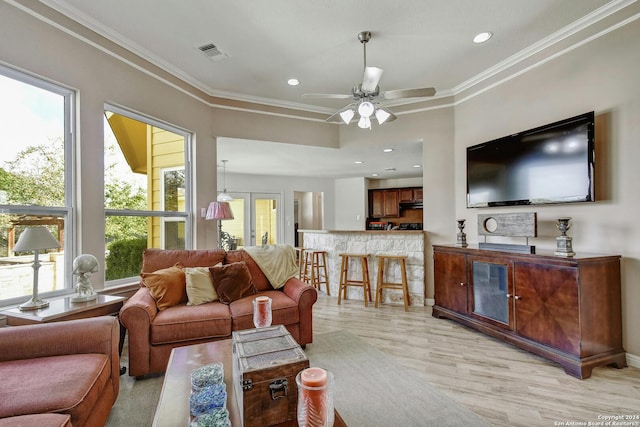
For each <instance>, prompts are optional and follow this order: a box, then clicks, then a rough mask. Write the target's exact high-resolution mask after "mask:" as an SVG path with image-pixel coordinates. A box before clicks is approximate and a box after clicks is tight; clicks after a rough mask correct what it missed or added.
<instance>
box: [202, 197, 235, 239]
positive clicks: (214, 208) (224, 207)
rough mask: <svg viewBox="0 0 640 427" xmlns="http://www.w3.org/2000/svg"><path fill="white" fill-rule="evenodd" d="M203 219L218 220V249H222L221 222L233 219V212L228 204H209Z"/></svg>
mask: <svg viewBox="0 0 640 427" xmlns="http://www.w3.org/2000/svg"><path fill="white" fill-rule="evenodd" d="M205 219H217V220H218V247H219V248H222V221H223V220H226V219H233V212H232V211H231V205H230V204H229V202H211V203H209V207H208V208H207V214H206V215H205Z"/></svg>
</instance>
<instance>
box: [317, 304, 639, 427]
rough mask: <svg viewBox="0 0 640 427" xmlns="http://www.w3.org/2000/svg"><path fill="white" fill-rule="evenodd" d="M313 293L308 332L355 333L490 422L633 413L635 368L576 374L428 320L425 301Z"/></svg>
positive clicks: (545, 422)
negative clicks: (366, 300) (410, 303)
mask: <svg viewBox="0 0 640 427" xmlns="http://www.w3.org/2000/svg"><path fill="white" fill-rule="evenodd" d="M319 294H320V296H319V299H318V302H317V303H316V304H315V305H314V308H313V316H314V320H313V322H314V323H313V327H314V334H319V333H324V332H331V331H335V330H347V331H349V332H351V333H353V334H355V335H358V336H359V337H362V338H363V339H365V340H366V341H367V342H368V343H369V344H371V345H373V346H375V347H377V348H378V349H380V350H382V351H383V352H385V353H387V354H389V355H390V356H392V357H393V358H394V359H395V360H396V361H397V362H398V363H400V364H402V365H404V366H407V367H410V368H412V369H414V370H415V371H416V375H421V376H423V377H424V378H425V380H426V381H429V382H430V383H432V384H434V385H435V386H437V387H438V388H439V389H440V390H441V391H442V392H444V393H445V394H447V395H448V396H449V397H451V398H453V399H455V400H456V401H458V402H460V403H462V404H464V405H466V406H467V407H468V408H470V409H471V410H473V411H474V412H476V413H477V414H478V415H480V416H482V417H484V418H485V419H486V420H488V421H489V422H491V423H492V424H493V425H495V426H509V427H513V426H560V425H585V426H586V425H598V424H588V423H589V422H591V423H597V422H599V421H602V422H603V424H601V425H606V424H605V423H606V421H605V420H604V419H603V418H602V417H605V416H616V415H619V416H625V415H630V416H635V417H640V369H637V368H631V367H628V368H624V369H616V368H612V367H603V368H596V369H594V370H593V374H592V376H591V378H589V379H586V380H579V379H576V378H574V377H572V376H569V375H567V374H565V372H564V370H563V369H562V367H560V366H559V365H557V364H555V363H552V362H550V361H547V360H546V359H543V358H540V357H538V356H535V355H533V354H531V353H528V352H526V351H523V350H520V349H518V348H516V347H514V346H512V345H510V344H507V343H504V342H502V341H499V340H496V339H494V338H491V337H487V336H485V335H483V334H482V333H479V332H476V331H474V330H471V329H469V328H466V327H464V326H462V325H459V324H457V323H455V322H453V321H450V320H445V319H436V318H434V317H432V316H431V309H430V308H429V307H424V308H422V307H411V308H410V311H409V312H405V311H404V310H403V307H402V306H396V305H393V306H392V305H388V304H383V305H381V306H380V308H378V309H376V308H374V307H373V304H370V305H369V307H368V308H365V307H364V304H363V302H362V300H355V299H354V300H346V301H344V300H343V301H342V304H341V305H338V303H337V298H336V297H327V296H325V295H324V294H322V293H319ZM309 345H313V344H309ZM618 421H625V420H624V418H623V419H619V420H618ZM626 421H628V422H630V424H618V425H631V426H640V419H637V418H636V419H632V420H626ZM560 423H564V424H560ZM567 423H571V424H567ZM583 423H584V424H583ZM425 425H428V424H425ZM610 425H611V424H610ZM613 425H615V424H613Z"/></svg>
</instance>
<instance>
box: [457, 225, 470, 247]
mask: <svg viewBox="0 0 640 427" xmlns="http://www.w3.org/2000/svg"><path fill="white" fill-rule="evenodd" d="M464 222H465V220H464V219H459V220H458V230H460V231H459V232H458V234H457V235H456V246H460V247H462V248H466V247H467V246H468V245H467V235H466V234H465V232H464V231H462V230H464Z"/></svg>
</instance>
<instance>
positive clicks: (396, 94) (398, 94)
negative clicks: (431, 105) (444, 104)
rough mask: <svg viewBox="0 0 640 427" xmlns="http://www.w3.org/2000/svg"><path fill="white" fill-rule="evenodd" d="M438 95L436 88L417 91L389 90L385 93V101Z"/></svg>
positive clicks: (424, 88) (423, 88)
mask: <svg viewBox="0 0 640 427" xmlns="http://www.w3.org/2000/svg"><path fill="white" fill-rule="evenodd" d="M435 94H436V90H435V88H432V87H422V88H417V89H398V90H388V91H386V92H384V94H383V96H384V99H400V98H424V97H428V96H433V95H435Z"/></svg>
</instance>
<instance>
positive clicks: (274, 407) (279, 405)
mask: <svg viewBox="0 0 640 427" xmlns="http://www.w3.org/2000/svg"><path fill="white" fill-rule="evenodd" d="M232 346H233V379H234V380H233V387H234V389H235V394H236V398H237V401H238V410H239V411H240V418H241V419H242V422H243V426H244V427H252V426H256V427H264V426H272V425H277V424H281V423H284V422H288V421H295V420H296V413H297V404H298V388H297V386H296V375H297V374H298V372H300V371H301V370H303V369H305V368H308V367H309V359H308V358H307V356H306V355H305V354H304V352H303V351H302V349H301V348H300V345H299V344H298V343H297V342H296V340H294V339H293V337H292V336H291V334H290V333H289V331H287V329H286V328H285V327H284V326H282V325H278V326H270V327H267V328H260V329H247V330H242V331H234V332H233V334H232Z"/></svg>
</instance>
